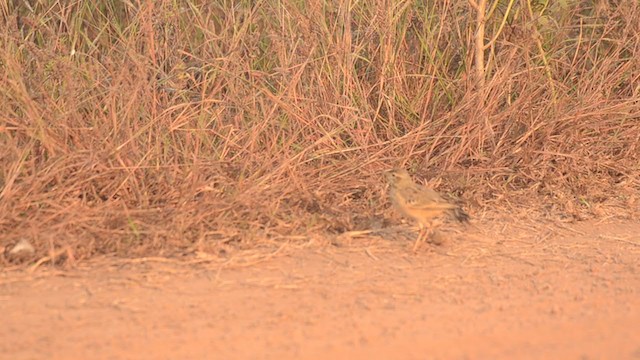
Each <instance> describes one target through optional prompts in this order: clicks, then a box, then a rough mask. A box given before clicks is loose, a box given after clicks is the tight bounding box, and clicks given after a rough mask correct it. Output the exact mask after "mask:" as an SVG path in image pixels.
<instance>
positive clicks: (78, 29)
mask: <svg viewBox="0 0 640 360" xmlns="http://www.w3.org/2000/svg"><path fill="white" fill-rule="evenodd" d="M29 3H31V5H28V4H29ZM559 3H562V4H569V5H566V6H567V7H566V8H562V7H561V5H554V6H555V7H553V6H552V7H548V8H545V7H542V5H539V4H538V5H536V4H537V3H527V2H524V1H523V2H519V3H517V4H515V5H514V7H513V8H507V7H506V5H505V6H502V5H500V6H498V7H497V8H495V9H493V8H491V9H493V10H492V11H493V12H492V13H491V14H488V17H487V23H486V30H485V31H486V32H487V35H486V39H487V44H489V46H488V48H487V49H486V51H485V55H486V79H485V81H484V84H483V85H482V86H475V85H474V84H476V82H475V81H472V78H473V74H474V71H473V70H474V63H473V46H474V44H473V43H472V42H473V39H474V36H473V35H474V29H475V25H474V19H475V18H476V15H475V14H474V11H473V10H472V9H471V8H470V7H469V5H468V4H467V3H466V2H448V1H442V2H441V1H433V2H426V4H425V3H424V2H418V3H412V2H407V1H381V2H371V1H365V2H359V3H353V4H351V5H347V4H349V3H348V2H345V3H342V4H340V3H331V2H327V3H321V2H310V3H306V2H297V1H288V0H285V1H283V2H276V1H269V0H264V1H251V2H250V1H239V2H232V1H219V2H196V1H189V0H183V1H175V2H171V1H164V0H156V1H153V0H148V1H143V2H135V3H131V2H120V1H113V0H105V1H100V2H92V1H76V2H61V1H54V0H41V1H29V2H13V3H12V4H5V5H0V10H1V11H2V16H3V22H2V24H3V25H2V28H1V29H2V30H1V33H0V42H1V44H2V46H0V234H2V236H1V237H0V246H6V245H7V244H9V243H11V242H13V241H15V240H16V239H18V238H21V237H28V238H30V239H32V242H33V243H34V245H35V246H36V248H37V249H39V250H40V251H49V250H51V251H52V249H54V248H67V249H70V250H69V251H67V253H73V254H75V255H74V256H75V257H76V258H85V257H89V256H91V255H92V254H95V253H117V254H121V255H126V256H129V255H133V256H140V255H145V254H158V255H166V254H176V253H180V252H184V251H192V250H201V251H212V250H215V249H218V248H220V247H221V246H224V244H228V243H230V242H238V243H240V244H244V245H245V246H248V247H251V246H255V245H256V244H257V241H264V240H269V239H271V240H273V239H278V238H282V237H284V238H287V237H293V238H296V236H300V235H307V234H323V233H327V232H329V233H339V232H343V231H349V230H362V229H367V228H371V227H374V226H379V225H380V223H382V220H380V219H382V218H383V216H382V212H383V210H384V209H385V207H386V206H387V202H386V197H385V195H384V183H383V182H384V179H383V177H382V176H381V175H380V172H381V171H383V170H385V169H389V168H391V167H394V166H405V167H407V168H409V169H410V171H412V172H414V173H416V174H418V177H421V178H428V179H433V181H434V184H435V185H438V186H439V188H440V189H441V190H443V191H450V192H454V193H456V194H458V195H460V196H461V197H462V198H463V199H465V200H466V201H467V203H468V204H469V208H470V209H471V212H472V213H474V212H475V213H476V214H479V213H482V212H484V211H488V210H496V209H505V208H508V209H510V211H514V210H522V209H525V210H527V212H528V213H529V214H531V213H534V214H536V216H550V217H564V218H568V219H574V218H578V219H581V218H585V217H590V216H608V215H609V214H611V213H613V212H620V213H621V214H629V213H631V212H633V211H634V210H632V209H636V208H637V203H636V196H637V195H635V194H637V192H638V190H639V189H640V184H639V182H638V176H639V175H640V171H639V170H640V169H639V165H638V161H639V160H640V157H639V156H638V155H639V153H640V148H639V144H640V85H639V84H640V60H639V59H640V45H639V44H640V35H639V34H640V8H639V6H638V5H637V2H634V1H622V2H620V4H618V5H611V6H609V5H607V4H606V3H605V2H602V1H598V2H595V3H592V2H591V1H569V2H559ZM527 5H529V6H527ZM2 6H4V8H2ZM503 19H505V22H504V24H505V26H501V24H503ZM491 39H493V40H494V41H492V42H490V41H489V40H491ZM480 84H482V82H480ZM530 209H536V210H535V211H534V212H531V211H530ZM609 209H613V210H612V211H610V210H609Z"/></svg>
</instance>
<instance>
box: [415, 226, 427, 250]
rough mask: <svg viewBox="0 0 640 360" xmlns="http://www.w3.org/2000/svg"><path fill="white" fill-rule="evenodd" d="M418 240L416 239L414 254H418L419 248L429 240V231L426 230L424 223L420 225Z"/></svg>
mask: <svg viewBox="0 0 640 360" xmlns="http://www.w3.org/2000/svg"><path fill="white" fill-rule="evenodd" d="M418 228H419V231H418V238H417V239H416V242H415V243H414V244H413V252H416V251H417V250H418V247H419V246H420V243H421V242H422V241H424V240H426V238H427V231H428V230H427V229H425V226H424V225H423V224H422V223H418Z"/></svg>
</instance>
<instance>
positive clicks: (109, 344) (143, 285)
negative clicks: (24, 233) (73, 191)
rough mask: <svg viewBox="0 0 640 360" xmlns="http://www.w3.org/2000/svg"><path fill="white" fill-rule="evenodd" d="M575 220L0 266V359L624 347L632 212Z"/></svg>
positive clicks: (636, 354)
mask: <svg viewBox="0 0 640 360" xmlns="http://www.w3.org/2000/svg"><path fill="white" fill-rule="evenodd" d="M576 229H577V230H576V231H560V232H556V231H549V230H545V227H538V228H536V229H533V230H532V229H529V230H527V229H520V230H519V231H518V232H517V233H515V235H513V234H509V236H503V235H495V236H493V235H487V233H486V232H485V233H484V235H479V234H471V235H465V238H464V239H462V238H459V237H457V238H454V239H451V240H450V241H449V242H448V243H447V244H446V245H445V246H444V247H440V248H437V249H435V250H434V249H427V248H424V249H423V250H422V251H420V252H419V253H418V254H413V253H411V251H410V248H411V245H412V244H411V243H409V242H407V241H386V240H380V239H377V240H375V239H354V240H352V241H351V242H350V244H348V245H344V246H341V247H334V246H324V247H318V246H310V247H294V246H287V247H285V248H284V249H282V250H281V251H280V252H279V253H278V254H277V255H276V256H273V257H270V258H263V260H261V261H258V262H257V263H254V264H251V265H248V266H244V265H242V264H243V262H244V261H247V260H249V261H251V259H252V258H250V257H248V256H245V255H246V254H244V255H243V254H240V253H239V254H237V255H236V257H235V258H234V259H235V260H237V261H235V260H234V261H232V262H227V263H226V265H224V263H223V262H222V260H219V261H218V260H216V261H212V262H202V263H198V264H194V263H191V264H186V263H179V262H175V261H152V260H150V261H146V262H142V263H137V262H132V261H126V260H118V259H102V260H97V261H92V262H90V263H85V264H82V265H81V266H80V267H79V268H77V269H74V270H70V271H64V272H63V271H57V270H46V269H40V270H38V271H37V272H36V273H35V274H27V273H24V272H15V271H12V272H6V271H5V272H3V273H0V311H1V312H2V319H3V321H2V323H3V326H2V327H0V339H1V340H0V357H1V358H3V359H41V358H50V359H71V358H92V359H126V358H130V359H205V358H207V359H214V358H215V359H283V358H287V359H326V358H334V359H354V358H361V359H390V358H396V359H426V358H429V359H482V358H484V359H488V358H493V359H513V358H531V359H537V358H540V359H542V358H545V359H549V358H557V359H560V358H562V359H605V358H606V359H614V358H615V359H640V291H639V289H640V261H639V260H640V246H639V244H640V240H639V238H640V236H639V235H638V234H640V224H638V223H629V222H625V223H616V224H605V225H597V224H582V225H580V226H579V227H577V228H576ZM253 253H255V251H254V252H253ZM263 254H266V251H265V252H263Z"/></svg>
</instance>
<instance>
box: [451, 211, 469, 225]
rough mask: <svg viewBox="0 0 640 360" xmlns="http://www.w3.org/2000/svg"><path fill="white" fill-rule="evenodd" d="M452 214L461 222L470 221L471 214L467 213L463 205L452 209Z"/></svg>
mask: <svg viewBox="0 0 640 360" xmlns="http://www.w3.org/2000/svg"><path fill="white" fill-rule="evenodd" d="M451 214H452V215H453V217H454V218H456V220H458V221H460V222H461V223H468V222H469V214H467V213H466V212H465V211H464V210H462V208H461V207H457V208H455V209H451Z"/></svg>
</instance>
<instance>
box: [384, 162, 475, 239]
mask: <svg viewBox="0 0 640 360" xmlns="http://www.w3.org/2000/svg"><path fill="white" fill-rule="evenodd" d="M386 176H387V180H388V181H389V197H390V198H391V203H392V204H393V205H394V206H395V207H396V209H398V211H400V212H401V213H402V215H404V216H406V217H409V218H411V219H414V220H415V221H416V222H417V223H418V226H419V227H420V234H419V235H418V239H417V240H416V243H415V245H414V250H415V249H416V248H417V247H418V245H419V243H420V240H421V239H422V237H423V236H424V237H425V238H426V236H428V233H427V232H425V229H426V230H427V231H430V230H433V222H434V220H435V219H436V218H437V217H439V216H440V215H443V214H447V215H449V216H451V217H453V218H455V219H456V220H458V221H460V222H461V223H464V222H469V215H468V214H467V213H466V212H464V210H462V208H461V207H460V206H459V205H456V204H453V203H451V202H449V201H447V200H445V199H444V198H443V197H442V196H440V194H438V193H437V192H435V191H434V190H431V189H429V188H426V187H424V186H420V185H418V184H416V183H414V182H413V180H411V176H409V173H408V172H407V171H406V170H404V169H393V170H390V171H388V172H387V173H386Z"/></svg>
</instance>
